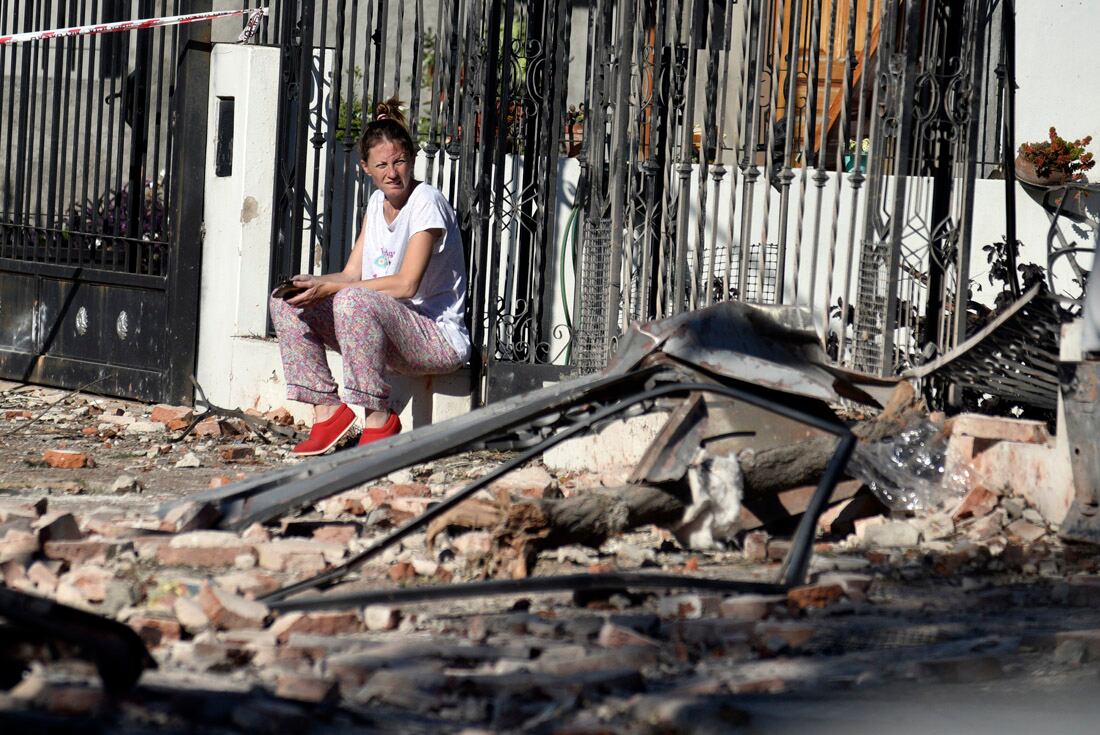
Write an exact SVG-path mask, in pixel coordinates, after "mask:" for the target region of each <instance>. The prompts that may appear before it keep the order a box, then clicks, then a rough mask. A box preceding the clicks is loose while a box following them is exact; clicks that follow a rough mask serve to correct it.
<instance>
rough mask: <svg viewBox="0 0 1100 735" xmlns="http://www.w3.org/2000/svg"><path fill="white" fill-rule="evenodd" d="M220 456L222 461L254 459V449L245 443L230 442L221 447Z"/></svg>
mask: <svg viewBox="0 0 1100 735" xmlns="http://www.w3.org/2000/svg"><path fill="white" fill-rule="evenodd" d="M220 454H221V458H222V461H224V462H248V461H251V460H254V459H256V450H255V449H253V448H252V447H250V446H248V445H247V444H232V445H230V446H228V447H222V449H221V453H220Z"/></svg>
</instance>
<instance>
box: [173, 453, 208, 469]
mask: <svg viewBox="0 0 1100 735" xmlns="http://www.w3.org/2000/svg"><path fill="white" fill-rule="evenodd" d="M174 467H176V468H177V469H194V468H196V467H202V460H200V459H199V458H198V457H197V456H196V455H195V453H194V452H188V453H187V454H185V455H183V457H181V458H180V459H179V460H178V461H177V462H176V464H175V465H174Z"/></svg>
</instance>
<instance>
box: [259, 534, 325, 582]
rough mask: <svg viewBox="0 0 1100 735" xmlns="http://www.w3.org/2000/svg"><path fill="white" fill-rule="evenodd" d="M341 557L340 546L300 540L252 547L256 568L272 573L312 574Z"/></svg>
mask: <svg viewBox="0 0 1100 735" xmlns="http://www.w3.org/2000/svg"><path fill="white" fill-rule="evenodd" d="M344 553H345V548H344V547H343V546H342V545H339V544H329V543H325V542H322V541H314V540H313V539H304V538H283V539H274V540H272V541H268V542H266V543H259V544H256V558H257V559H258V560H259V562H260V567H262V568H263V569H268V570H271V571H273V572H298V573H306V574H314V573H317V572H320V571H323V570H324V569H325V567H326V566H328V565H331V564H338V563H339V562H340V561H341V560H342V559H343V558H344Z"/></svg>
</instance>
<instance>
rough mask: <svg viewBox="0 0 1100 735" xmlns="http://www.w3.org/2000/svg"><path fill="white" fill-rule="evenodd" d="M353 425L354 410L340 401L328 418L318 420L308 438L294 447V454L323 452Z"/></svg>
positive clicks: (306, 454)
mask: <svg viewBox="0 0 1100 735" xmlns="http://www.w3.org/2000/svg"><path fill="white" fill-rule="evenodd" d="M354 425H355V412H354V411H352V410H351V409H350V408H348V406H347V404H346V403H341V404H340V408H338V409H336V413H334V414H333V415H332V416H331V417H330V418H328V419H325V420H324V421H318V422H317V423H316V424H314V425H313V428H312V429H310V430H309V438H308V439H306V440H305V441H304V442H302V443H301V444H299V445H298V446H296V447H294V449H293V450H292V451H293V452H294V454H297V455H298V456H299V457H309V456H312V455H314V454H324V453H325V452H327V451H328V450H330V449H332V448H333V447H334V446H336V442H338V441H340V440H341V439H343V438H344V434H347V433H348V432H349V431H350V430H351V427H352V426H354Z"/></svg>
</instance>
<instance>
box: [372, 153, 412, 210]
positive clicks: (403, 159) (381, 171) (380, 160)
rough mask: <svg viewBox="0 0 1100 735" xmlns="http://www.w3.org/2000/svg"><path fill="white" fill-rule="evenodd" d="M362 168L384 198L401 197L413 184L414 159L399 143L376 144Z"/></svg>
mask: <svg viewBox="0 0 1100 735" xmlns="http://www.w3.org/2000/svg"><path fill="white" fill-rule="evenodd" d="M362 166H363V171H365V172H366V174H367V175H368V176H370V177H371V180H372V181H374V185H375V186H376V187H377V188H379V189H381V190H382V194H383V196H386V197H391V196H394V195H400V194H402V193H403V192H405V191H406V190H407V189H408V188H409V186H410V184H412V159H411V158H410V157H409V154H408V152H407V151H406V150H405V148H404V147H403V146H401V144H399V143H394V142H393V141H389V140H383V141H381V142H380V143H375V144H374V146H373V147H372V148H371V149H370V150H369V151H367V160H366V161H363V163H362Z"/></svg>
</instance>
